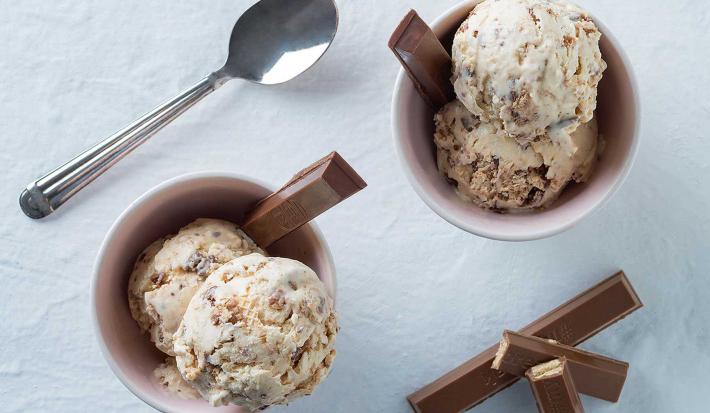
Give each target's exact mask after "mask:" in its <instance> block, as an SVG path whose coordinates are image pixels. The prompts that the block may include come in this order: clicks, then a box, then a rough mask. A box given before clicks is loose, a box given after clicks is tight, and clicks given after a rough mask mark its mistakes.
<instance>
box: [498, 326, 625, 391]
mask: <svg viewBox="0 0 710 413" xmlns="http://www.w3.org/2000/svg"><path fill="white" fill-rule="evenodd" d="M560 357H564V358H566V359H567V363H568V364H569V366H570V369H571V371H572V377H573V378H574V382H575V385H576V386H577V390H579V392H580V393H583V394H586V395H589V396H592V397H596V398H598V399H602V400H607V401H610V402H616V401H618V400H619V396H620V395H621V389H622V388H623V387H624V382H625V381H626V373H627V372H628V370H629V363H626V362H623V361H619V360H614V359H611V358H608V357H604V356H602V355H599V354H594V353H590V352H588V351H584V350H580V349H578V348H574V347H570V346H566V345H564V344H559V343H557V342H555V341H553V340H546V339H542V338H539V337H533V336H529V335H525V334H520V333H516V332H513V331H505V332H503V338H502V339H501V341H500V346H499V348H498V353H497V354H496V357H495V359H494V360H493V364H492V367H493V368H494V369H496V370H500V371H503V372H505V373H508V374H512V375H515V376H523V375H525V372H526V371H527V370H528V369H529V368H531V367H533V366H535V365H538V364H541V363H545V362H548V361H550V360H554V359H555V358H560Z"/></svg>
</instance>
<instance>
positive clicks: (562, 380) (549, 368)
mask: <svg viewBox="0 0 710 413" xmlns="http://www.w3.org/2000/svg"><path fill="white" fill-rule="evenodd" d="M525 376H526V377H527V378H528V382H530V389H532V392H533V395H534V396H535V403H536V404H537V410H538V411H539V412H540V413H584V407H582V401H581V400H579V393H577V388H576V387H575V384H574V380H573V379H572V374H571V373H570V366H569V363H568V362H567V359H565V358H564V357H562V358H559V359H554V360H552V361H548V362H547V363H543V364H538V365H537V366H533V367H531V368H530V369H529V370H528V371H527V372H526V373H525Z"/></svg>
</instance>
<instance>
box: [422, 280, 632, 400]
mask: <svg viewBox="0 0 710 413" xmlns="http://www.w3.org/2000/svg"><path fill="white" fill-rule="evenodd" d="M641 307H643V304H642V303H641V300H640V299H639V297H638V295H637V294H636V292H635V291H634V289H633V287H632V286H631V283H630V282H629V280H628V279H627V278H626V275H624V273H623V272H621V271H620V272H618V273H616V274H614V275H612V276H611V277H609V278H607V279H605V280H603V281H602V282H600V283H599V284H597V285H595V286H594V287H592V288H590V289H588V290H587V291H585V292H583V293H581V294H579V295H578V296H576V297H574V298H572V299H571V300H569V301H568V302H566V303H564V304H562V305H561V306H559V307H557V308H556V309H554V310H552V311H551V312H549V313H547V314H545V315H543V316H542V317H540V318H539V319H537V320H536V321H534V322H533V323H532V324H530V325H528V326H526V327H523V328H522V329H520V332H519V333H513V332H510V331H506V332H505V333H504V335H503V340H502V342H501V343H500V345H494V346H492V347H490V348H488V349H487V350H485V351H484V352H482V353H481V354H479V355H477V356H476V357H474V358H472V359H471V360H469V361H467V362H465V363H464V364H462V365H461V366H459V367H457V368H455V369H454V370H452V371H450V372H449V373H446V374H445V375H443V376H442V377H440V378H439V379H437V380H435V381H434V382H432V383H431V384H429V385H427V386H425V387H423V388H422V389H420V390H418V391H417V392H415V393H412V394H410V395H409V397H408V400H409V403H410V404H411V405H412V407H413V408H414V410H415V411H416V412H417V413H457V412H460V411H463V410H466V409H470V408H472V407H474V406H477V405H478V404H480V403H482V402H483V401H485V400H486V399H488V398H489V397H492V396H493V395H495V394H496V393H498V392H499V391H501V390H503V389H505V388H507V387H509V386H510V385H512V384H513V383H515V382H516V381H517V380H518V379H519V378H520V377H522V376H524V375H525V374H526V373H529V375H528V377H530V375H532V377H533V379H532V380H531V384H532V385H533V392H536V398H537V400H538V401H539V400H541V399H543V400H544V399H545V397H546V396H545V395H544V392H545V386H548V387H549V391H550V392H551V393H550V394H551V395H553V397H554V399H555V400H554V401H558V402H559V400H560V398H561V397H566V396H565V394H563V392H570V393H572V390H570V389H575V387H576V390H575V393H576V391H579V392H580V393H584V394H588V395H590V396H594V397H597V398H601V399H604V400H608V401H612V402H615V401H617V400H618V399H619V395H620V393H621V388H622V387H623V385H624V381H625V379H626V372H627V370H628V364H627V363H624V362H620V361H616V360H612V359H608V358H606V357H603V356H598V355H596V354H592V353H588V352H584V351H582V350H578V349H575V348H574V347H570V346H576V345H578V344H580V343H581V342H583V341H584V340H586V339H588V338H589V337H591V336H593V335H595V334H596V333H598V332H600V331H601V330H603V329H605V328H607V327H609V326H610V325H612V324H614V323H615V322H617V321H619V320H621V319H622V318H624V317H626V316H627V315H629V314H631V313H632V312H634V311H636V310H638V309H639V308H641ZM533 336H534V337H533ZM550 340H554V341H555V342H552V341H550ZM550 360H553V362H552V364H548V365H545V364H542V365H540V364H541V363H544V362H546V361H548V362H549V361H550ZM554 360H557V362H554ZM536 366H537V367H536ZM560 368H561V371H562V374H563V375H564V374H567V373H565V371H568V372H569V374H568V375H567V377H566V378H565V377H564V376H561V377H560V378H561V379H562V380H567V382H566V383H564V385H565V386H566V387H560V384H561V383H562V382H561V381H560V379H559V378H558V379H557V380H556V381H554V380H548V379H551V377H552V375H554V374H556V373H557V372H559V371H560ZM499 369H500V370H499ZM551 371H552V373H551ZM538 384H539V385H540V386H542V387H538ZM541 389H542V390H541ZM540 391H542V393H543V394H542V395H538V394H537V392H540ZM574 397H575V396H574V395H572V394H571V395H569V398H570V399H573V398H574ZM571 402H572V403H574V400H571ZM558 404H559V403H558ZM549 406H550V404H546V405H544V406H538V407H540V409H541V411H552V412H558V413H559V412H566V411H570V412H575V411H581V410H561V409H560V408H558V409H557V410H555V409H551V410H542V408H543V407H549ZM553 406H554V405H553ZM579 408H580V409H581V405H580V406H579Z"/></svg>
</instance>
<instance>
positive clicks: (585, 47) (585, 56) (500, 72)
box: [452, 0, 606, 144]
mask: <svg viewBox="0 0 710 413" xmlns="http://www.w3.org/2000/svg"><path fill="white" fill-rule="evenodd" d="M600 38H601V33H600V32H599V30H598V28H597V26H596V25H595V24H594V22H593V21H592V19H591V17H589V15H588V14H587V13H586V12H585V11H584V10H582V9H581V8H579V7H577V6H575V5H573V4H571V3H568V2H567V1H564V0H556V1H553V0H486V1H483V2H482V3H479V4H478V5H476V7H475V8H474V9H473V11H471V14H470V15H469V17H468V18H467V19H466V20H465V21H464V22H463V24H461V26H460V27H459V29H458V31H457V32H456V35H455V37H454V43H453V47H452V61H453V76H452V81H453V84H454V90H455V92H456V96H457V97H458V99H459V100H460V101H461V102H463V104H464V105H465V106H466V107H467V108H468V110H469V111H471V112H472V113H473V114H475V115H477V116H478V117H480V118H481V119H482V120H483V121H486V122H488V121H500V124H501V125H502V130H503V131H505V133H506V134H507V135H509V136H511V137H513V138H515V139H516V140H517V141H518V142H519V143H521V144H527V143H528V142H531V141H532V140H533V139H534V138H535V137H536V136H540V135H542V134H544V133H545V132H546V130H547V129H548V128H550V127H554V126H555V125H558V124H560V123H561V122H562V123H563V124H564V125H565V126H567V128H568V130H569V132H572V131H574V129H575V128H576V126H577V125H579V124H583V123H586V122H589V121H590V120H591V119H592V116H593V113H594V109H595V108H596V97H597V85H598V83H599V81H600V80H601V78H602V72H603V71H604V70H605V69H606V63H605V62H604V60H602V56H601V52H600V50H599V39H600ZM570 126H571V127H570Z"/></svg>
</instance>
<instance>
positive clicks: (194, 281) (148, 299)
mask: <svg viewBox="0 0 710 413" xmlns="http://www.w3.org/2000/svg"><path fill="white" fill-rule="evenodd" d="M253 252H259V253H261V254H265V252H264V251H263V250H262V249H261V248H259V247H258V246H257V245H256V244H255V243H254V241H252V240H251V239H250V238H249V237H248V236H247V235H246V234H245V233H244V232H243V231H242V230H241V229H239V227H237V226H236V225H235V224H233V223H231V222H228V221H223V220H217V219H205V218H200V219H198V220H196V221H194V222H192V223H190V224H188V225H187V226H185V227H183V228H182V229H180V231H179V232H178V233H177V234H176V235H174V236H170V237H167V238H161V239H159V240H157V241H155V242H154V243H152V244H151V245H149V246H148V248H146V249H145V251H143V253H142V254H141V255H140V256H139V257H138V259H137V260H136V263H135V266H134V269H133V272H132V274H131V277H130V279H129V282H128V304H129V307H130V309H131V314H132V315H133V318H134V319H135V320H136V321H137V322H138V325H139V326H140V328H141V330H143V331H146V332H148V333H149V335H150V339H151V341H152V342H153V343H155V346H156V347H157V348H158V349H159V350H160V351H162V352H164V353H166V354H170V355H173V354H174V353H173V334H174V333H175V331H176V330H177V328H178V326H179V325H180V321H181V320H182V316H183V313H184V312H185V309H186V308H187V305H188V304H189V303H190V300H191V299H192V296H193V295H194V294H195V291H197V289H198V288H199V286H200V285H201V284H202V283H203V282H204V280H205V279H206V278H207V276H209V275H210V274H211V273H212V272H213V271H214V270H216V269H217V268H218V267H219V266H220V265H222V264H224V263H226V262H228V261H231V260H232V259H234V258H236V257H240V256H242V255H247V254H251V253H253Z"/></svg>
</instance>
